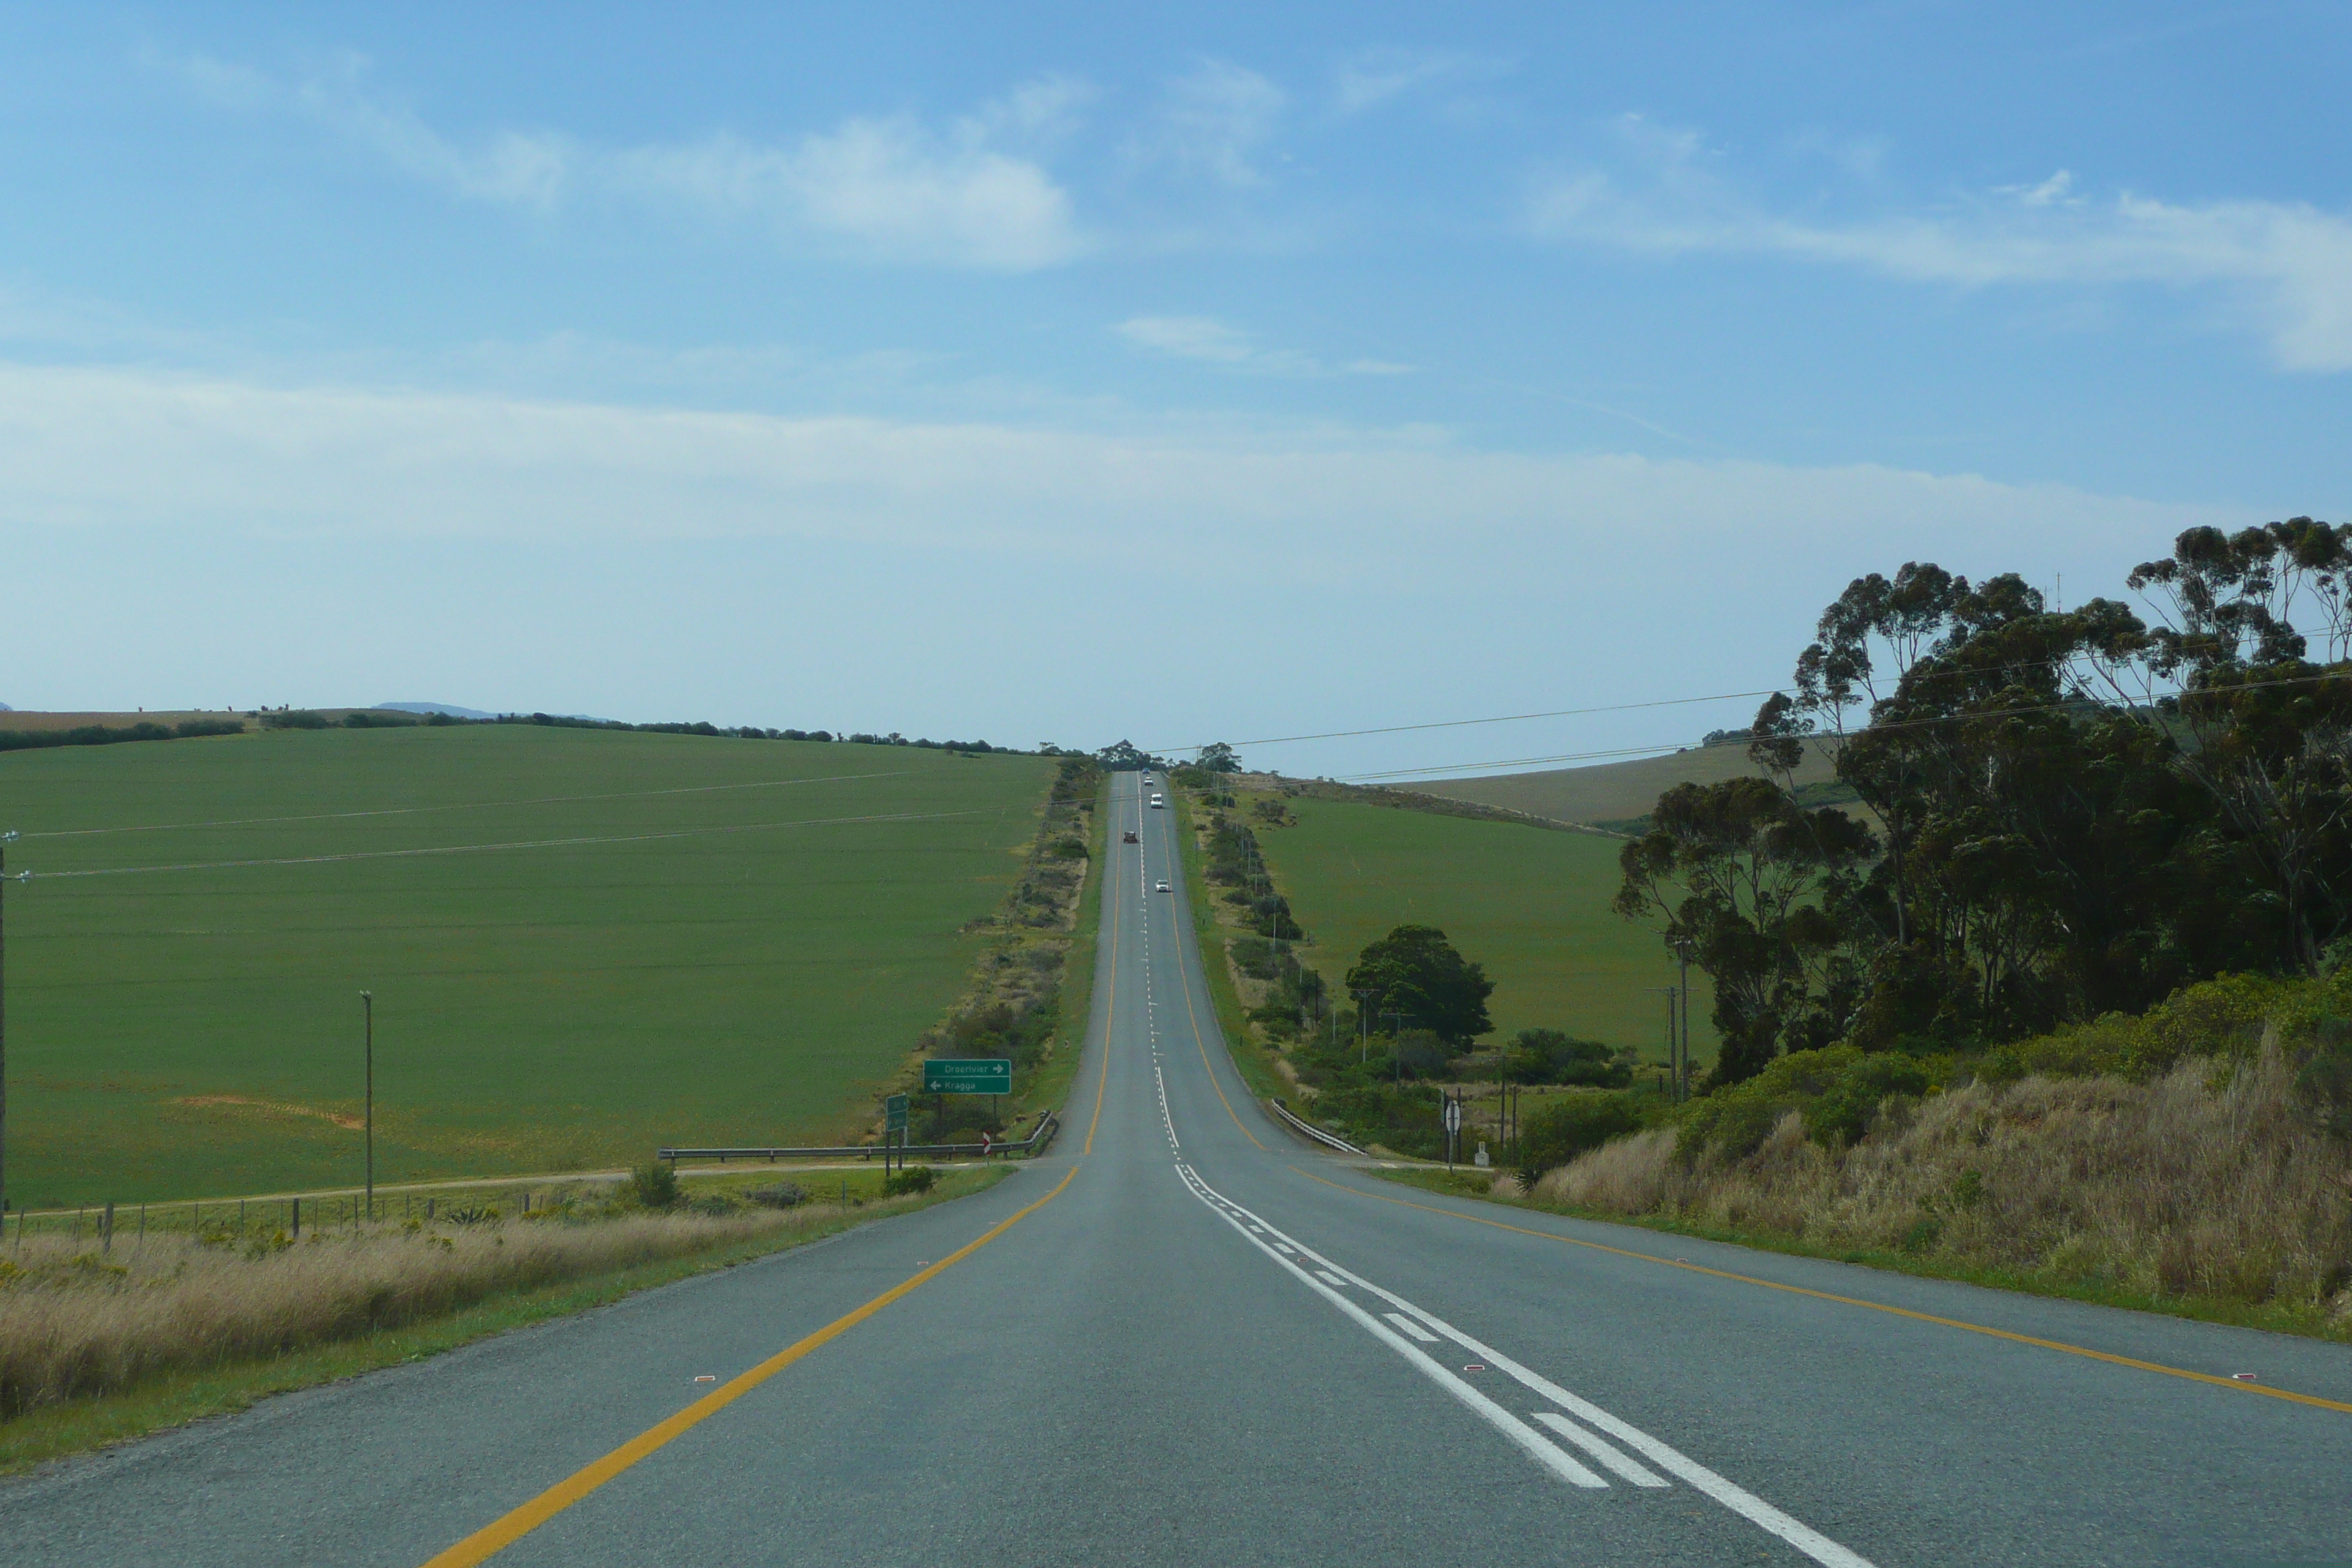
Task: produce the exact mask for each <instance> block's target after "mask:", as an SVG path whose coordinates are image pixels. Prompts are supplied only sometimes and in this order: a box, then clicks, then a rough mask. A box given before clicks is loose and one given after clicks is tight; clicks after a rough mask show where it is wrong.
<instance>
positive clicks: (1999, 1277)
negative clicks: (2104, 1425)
mask: <svg viewBox="0 0 2352 1568" xmlns="http://www.w3.org/2000/svg"><path fill="white" fill-rule="evenodd" d="M1372 1174H1373V1175H1376V1176H1379V1177H1380V1178H1381V1180H1383V1181H1389V1182H1397V1183H1401V1184H1403V1185H1405V1186H1408V1187H1419V1188H1421V1189H1422V1190H1423V1192H1431V1193H1438V1194H1443V1195H1444V1196H1446V1197H1454V1198H1475V1199H1477V1200H1479V1201H1480V1202H1481V1203H1490V1204H1493V1205H1496V1207H1498V1208H1513V1209H1528V1210H1532V1211H1534V1212H1536V1213H1538V1214H1550V1215H1559V1216H1561V1217H1562V1218H1564V1219H1581V1220H1591V1221H1593V1222H1595V1223H1598V1224H1601V1225H1620V1226H1631V1227H1633V1228H1634V1229H1637V1230H1649V1231H1655V1232H1657V1233H1658V1234H1660V1235H1662V1236H1685V1237H1690V1238H1691V1239H1693V1240H1695V1241H1719V1242H1725V1243H1727V1244H1729V1245H1730V1246H1733V1247H1747V1248H1748V1249H1749V1250H1751V1251H1756V1252H1778V1253H1781V1254H1783V1255H1785V1256H1787V1257H1790V1258H1820V1259H1822V1260H1823V1261H1826V1262H1831V1263H1852V1264H1855V1265H1857V1266H1859V1267H1861V1268H1876V1269H1880V1270H1883V1271H1885V1272H1886V1273H1889V1274H1907V1275H1910V1276H1912V1277H1913V1278H1914V1279H1948V1280H1952V1281H1954V1282H1955V1283H1958V1284H1962V1285H1979V1286H1982V1287H1984V1288H1985V1289H1990V1290H2009V1291H2013V1292H2015V1293H2017V1294H2018V1295H2021V1296H2044V1297H2048V1298H2050V1299H2051V1300H2061V1301H2081V1302H2084V1303H2086V1304H2087V1305H2090V1306H2094V1307H2114V1308H2117V1309H2119V1310H2124V1311H2131V1312H2156V1313H2159V1314H2161V1315H2163V1316H2165V1317H2168V1318H2187V1319H2191V1320H2193V1321H2197V1322H2200V1323H2221V1324H2224V1325H2226V1326H2228V1327H2231V1328H2235V1329H2263V1330H2267V1331H2270V1332H2272V1333H2280V1334H2297V1335H2301V1336H2302V1337H2303V1338H2305V1339H2315V1340H2329V1341H2333V1342H2337V1343H2345V1342H2352V1322H2347V1321H2343V1320H2340V1319H2337V1318H2336V1317H2334V1316H2332V1315H2331V1314H2330V1313H2329V1312H2328V1311H2327V1310H2326V1309H2325V1308H2324V1307H2284V1306H2280V1305H2279V1304H2277V1303H2276V1302H2271V1301H2241V1300H2231V1299H2230V1298H2228V1297H2222V1296H2159V1295H2156V1294H2153V1293H2151V1292H2148V1291H2142V1290H2127V1289H2122V1288H2120V1287H2117V1286H2113V1285H2104V1284H2101V1283H2099V1282H2097V1281H2095V1280H2081V1279H2051V1278H2049V1277H2048V1276H2046V1275H2039V1274H2028V1273H2024V1272H2021V1271H2020V1270H2017V1269H2014V1268H1998V1267H1993V1266H1990V1265H1979V1264H1970V1263H1967V1262H1963V1261H1961V1260H1959V1259H1956V1258H1934V1257H1921V1256H1915V1255H1913V1254H1911V1253H1907V1252H1895V1251H1889V1250H1885V1249H1884V1248H1876V1247H1864V1248H1856V1247H1830V1246H1825V1245H1823V1244H1822V1243H1819V1242H1811V1241H1807V1240H1805V1239H1804V1238H1802V1237H1790V1236H1784V1235H1780V1234H1779V1233H1777V1232H1771V1231H1748V1230H1727V1229H1721V1228H1718V1227H1717V1226H1704V1225H1693V1224H1691V1223H1689V1222H1688V1221H1685V1220H1678V1219H1667V1218H1664V1217H1663V1216H1660V1215H1625V1214H1617V1213H1613V1212H1612V1211H1609V1210H1606V1209H1595V1208H1586V1207H1583V1206H1581V1205H1575V1204H1561V1203H1551V1202H1545V1201H1538V1200H1536V1199H1531V1198H1514V1197H1504V1196H1498V1195H1496V1194H1495V1193H1493V1192H1492V1191H1490V1190H1489V1188H1490V1185H1491V1184H1492V1183H1493V1181H1494V1179H1495V1176H1496V1174H1497V1173H1496V1172H1491V1171H1482V1172H1478V1173H1475V1174H1473V1173H1467V1172H1448V1171H1442V1170H1441V1171H1431V1170H1399V1171H1374V1172H1372Z"/></svg>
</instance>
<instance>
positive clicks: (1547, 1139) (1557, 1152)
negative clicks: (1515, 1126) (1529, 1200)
mask: <svg viewBox="0 0 2352 1568" xmlns="http://www.w3.org/2000/svg"><path fill="white" fill-rule="evenodd" d="M1641 1130H1642V1108H1641V1106H1640V1105H1639V1104H1637V1103H1636V1102H1635V1101H1634V1100H1633V1096H1632V1095H1628V1094H1571V1095H1566V1096H1563V1097H1561V1098H1560V1099H1558V1100H1553V1101H1552V1102H1551V1103H1550V1104H1549V1105H1546V1106H1545V1107H1544V1108H1543V1109H1542V1110H1538V1111H1537V1112H1535V1114H1533V1115H1532V1116H1529V1117H1528V1120H1527V1122H1526V1124H1525V1125H1524V1126H1523V1127H1522V1128H1521V1129H1520V1132H1519V1149H1520V1154H1519V1163H1520V1164H1521V1165H1522V1166H1523V1167H1525V1173H1523V1180H1524V1181H1525V1182H1526V1184H1527V1185H1528V1188H1529V1189H1530V1190H1532V1189H1533V1187H1534V1185H1535V1178H1536V1177H1537V1176H1538V1175H1540V1174H1541V1173H1544V1172H1546V1171H1549V1170H1552V1169H1554V1168H1556V1167H1558V1166H1560V1165H1565V1164H1567V1163H1569V1162H1570V1161H1571V1160H1573V1159H1575V1158H1576V1157H1577V1156H1578V1155H1580V1154H1582V1153H1584V1152H1587V1151H1588V1150H1592V1149H1598V1148H1600V1147H1601V1145H1602V1144H1603V1143H1606V1142H1609V1141H1610V1140H1611V1139H1612V1138H1622V1137H1624V1136H1625V1135H1626V1134H1627V1133H1630V1132H1639V1131H1641Z"/></svg>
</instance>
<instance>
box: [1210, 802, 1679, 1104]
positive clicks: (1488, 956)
mask: <svg viewBox="0 0 2352 1568" xmlns="http://www.w3.org/2000/svg"><path fill="white" fill-rule="evenodd" d="M1287 804H1288V805H1289V808H1290V811H1291V813H1292V815H1293V816H1295V817H1296V818H1297V824H1296V826H1289V827H1266V826H1263V825H1261V824H1255V823H1254V824H1253V826H1256V828H1257V835H1258V842H1259V843H1260V844H1261V845H1262V846H1263V847H1264V848H1265V857H1266V860H1267V862H1268V864H1269V865H1271V866H1272V867H1273V868H1274V873H1275V878H1276V881H1277V882H1278V884H1279V885H1280V886H1281V889H1282V890H1283V892H1284V893H1285V894H1286V895H1287V896H1288V897H1289V899H1290V902H1291V908H1292V909H1293V910H1295V911H1296V912H1297V916H1298V921H1299V923H1300V924H1301V925H1302V926H1304V927H1305V928H1306V930H1307V935H1308V936H1310V937H1311V938H1313V939H1314V945H1312V946H1310V947H1307V948H1303V949H1301V950H1300V956H1301V957H1302V958H1304V959H1305V960H1306V961H1307V963H1309V964H1310V965H1312V966H1313V967H1315V968H1316V969H1318V970H1319V971H1321V972H1322V973H1323V975H1324V977H1325V978H1326V979H1327V980H1328V981H1329V982H1330V983H1331V984H1332V986H1333V987H1334V991H1335V994H1338V992H1339V985H1340V982H1341V979H1342V977H1343V976H1344V975H1345V974H1346V973H1347V971H1348V967H1349V964H1351V963H1354V962H1355V958H1356V954H1357V953H1359V952H1361V951H1362V950H1363V947H1364V944H1365V943H1366V942H1370V941H1372V940H1373V939H1374V938H1376V937H1379V936H1381V935H1383V934H1384V933H1386V932H1387V931H1388V930H1389V928H1390V927H1391V926H1396V925H1402V924H1405V923H1406V922H1408V921H1411V922H1414V923H1418V924H1422V925H1433V926H1436V927H1438V928H1439V929H1440V930H1442V931H1444V932H1445V934H1446V935H1447V936H1449V937H1451V938H1452V939H1453V940H1454V945H1455V946H1456V947H1458V948H1460V949H1461V950H1462V952H1463V953H1464V955H1465V956H1466V957H1469V958H1472V959H1475V960H1476V961H1477V962H1479V963H1484V964H1485V965H1486V974H1487V977H1488V978H1489V979H1491V980H1493V981H1494V982H1495V994H1494V996H1493V997H1492V998H1491V999H1490V1000H1489V1001H1488V1003H1487V1010H1488V1012H1489V1013H1491V1014H1492V1015H1493V1016H1494V1020H1495V1028H1496V1036H1495V1037H1496V1038H1497V1039H1507V1038H1508V1037H1510V1036H1511V1035H1513V1034H1515V1033H1517V1031H1518V1030H1520V1029H1525V1028H1534V1027H1544V1028H1554V1029H1565V1030H1567V1031H1568V1032H1569V1033H1570V1034H1572V1035H1577V1036H1580V1037H1583V1038H1586V1039H1594V1040H1603V1041H1606V1042H1608V1043H1609V1044H1611V1045H1612V1046H1633V1047H1638V1048H1639V1049H1640V1050H1641V1051H1642V1052H1643V1055H1644V1056H1645V1057H1653V1058H1658V1059H1661V1060H1663V1059H1664V1056H1665V1032H1666V1023H1665V1018H1666V1014H1665V999H1664V997H1662V996H1658V995H1654V994H1651V993H1650V992H1649V991H1648V990H1646V989H1645V988H1646V987H1651V986H1659V985H1667V984H1673V983H1674V980H1675V969H1674V965H1673V964H1672V963H1670V962H1669V961H1668V959H1667V957H1666V954H1665V950H1664V947H1663V946H1662V945H1661V943H1660V942H1659V940H1658V936H1657V933H1656V932H1654V931H1650V930H1647V929H1645V928H1643V927H1640V926H1636V925H1633V924H1632V923H1631V922H1629V921H1623V920H1620V919H1619V918H1618V917H1617V916H1616V915H1615V914H1613V913H1612V912H1611V911H1610V908H1609V900H1611V898H1612V897H1613V896H1614V895H1615V893H1616V890H1617V884H1618V873H1617V852H1618V849H1619V847H1620V840H1617V839H1614V838H1606V837H1601V836H1600V835H1598V834H1591V833H1562V832H1559V831H1556V830H1553V829H1549V828H1542V827H1533V826H1522V825H1520V824H1517V823H1506V822H1479V821H1475V820H1471V819H1468V818H1465V817H1458V816H1432V815H1430V814H1428V813H1425V812H1419V811H1403V810H1398V809H1396V808H1394V807H1390V806H1379V805H1359V804H1356V803H1354V802H1349V801H1330V800H1307V799H1294V800H1291V801H1290V802H1288V803H1287ZM1707 1007H1708V997H1707V993H1706V977H1705V976H1704V975H1702V974H1701V973H1698V972H1697V971H1696V970H1693V971H1692V972H1691V1046H1692V1051H1693V1054H1694V1055H1695V1056H1696V1057H1697V1058H1699V1059H1701V1060H1702V1061H1704V1060H1706V1058H1709V1057H1711V1056H1712V1055H1713V1052H1714V1045H1715V1036H1714V1031H1713V1030H1712V1029H1711V1028H1710V1027H1709V1026H1708V1024H1707V1018H1706V1013H1707Z"/></svg>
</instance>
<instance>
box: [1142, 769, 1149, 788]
mask: <svg viewBox="0 0 2352 1568" xmlns="http://www.w3.org/2000/svg"><path fill="white" fill-rule="evenodd" d="M1143 787H1144V788H1146V789H1150V787H1151V775H1150V773H1146V774H1144V775H1143Z"/></svg>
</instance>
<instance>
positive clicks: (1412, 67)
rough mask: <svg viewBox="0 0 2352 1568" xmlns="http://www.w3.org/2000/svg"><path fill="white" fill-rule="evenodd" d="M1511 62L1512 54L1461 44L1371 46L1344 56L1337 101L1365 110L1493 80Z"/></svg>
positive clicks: (1348, 109) (1346, 110)
mask: <svg viewBox="0 0 2352 1568" xmlns="http://www.w3.org/2000/svg"><path fill="white" fill-rule="evenodd" d="M1510 68H1511V67H1510V62H1509V61H1507V60H1503V59H1498V58H1496V57H1494V56H1492V55H1479V54H1471V53H1468V52H1466V51H1465V50H1460V49H1395V48H1379V49H1365V50H1362V51H1361V52H1360V53H1358V54H1355V55H1351V56H1349V58H1347V59H1345V60H1343V61H1341V62H1340V64H1339V70H1338V72H1337V74H1336V78H1335V79H1334V81H1333V84H1332V92H1331V101H1332V107H1333V108H1334V109H1336V110H1338V111H1339V113H1341V114H1361V113H1363V112H1364V111H1365V110H1372V109H1379V108H1382V107H1384V106H1386V105H1388V104H1391V103H1393V102H1396V101H1397V100H1400V99H1404V98H1409V97H1412V96H1413V95H1415V94H1418V93H1431V92H1437V91H1442V90H1446V89H1461V88H1465V87H1468V86H1471V85H1473V84H1475V83H1477V82H1483V81H1489V80H1492V79H1494V78H1496V77H1498V76H1501V75H1503V74H1504V73H1505V72H1506V71H1508V70H1509V69H1510Z"/></svg>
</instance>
